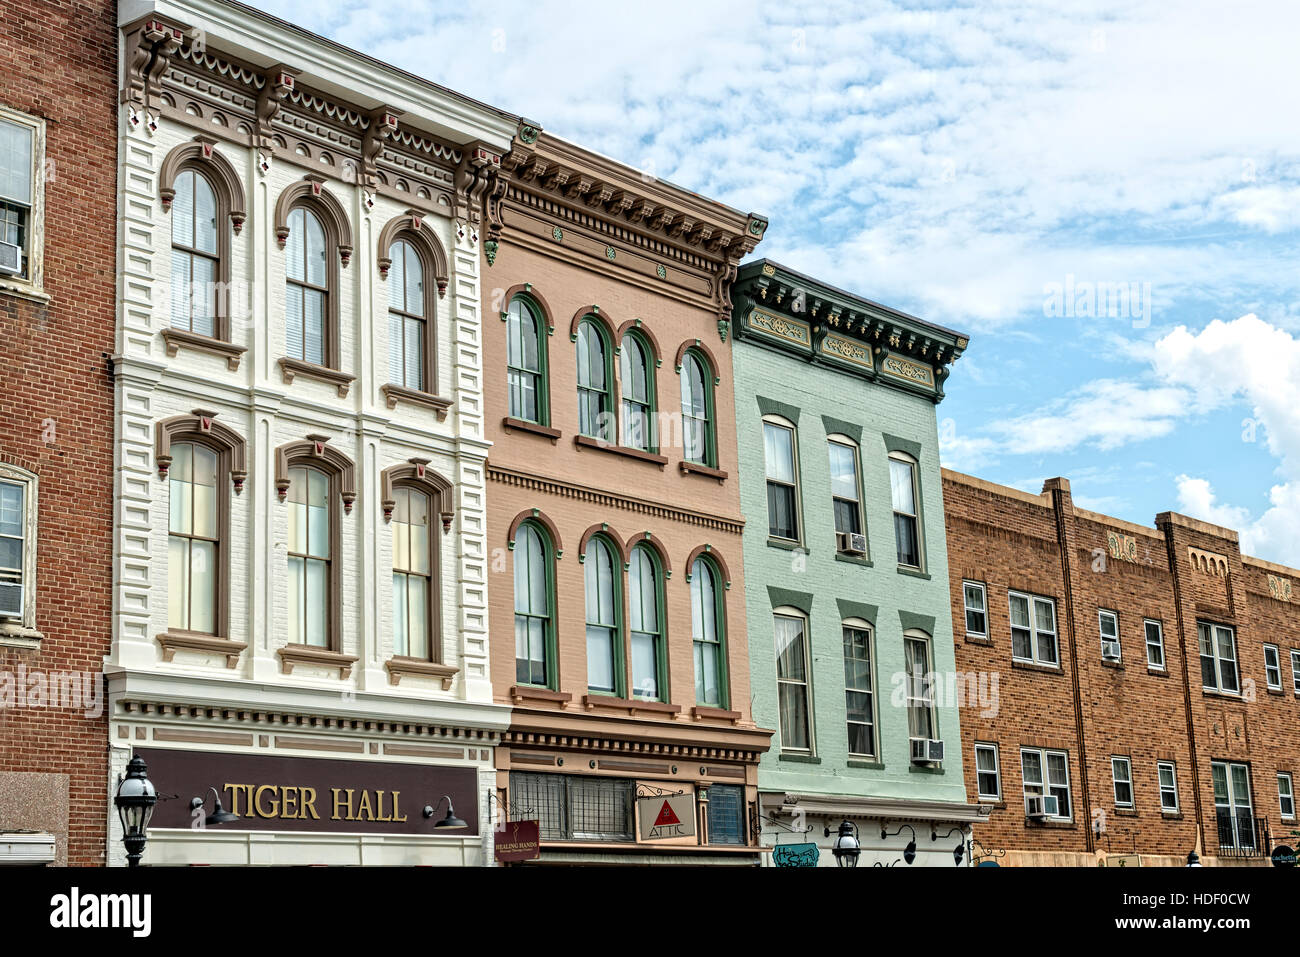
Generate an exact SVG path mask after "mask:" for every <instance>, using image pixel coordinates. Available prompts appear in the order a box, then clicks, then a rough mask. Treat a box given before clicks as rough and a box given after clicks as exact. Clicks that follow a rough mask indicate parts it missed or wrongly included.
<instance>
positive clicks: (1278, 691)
mask: <svg viewBox="0 0 1300 957" xmlns="http://www.w3.org/2000/svg"><path fill="white" fill-rule="evenodd" d="M1265 690H1266V691H1267V692H1268V693H1269V694H1271V695H1276V696H1277V697H1279V698H1284V697H1286V692H1285V691H1283V690H1282V689H1281V688H1266V689H1265Z"/></svg>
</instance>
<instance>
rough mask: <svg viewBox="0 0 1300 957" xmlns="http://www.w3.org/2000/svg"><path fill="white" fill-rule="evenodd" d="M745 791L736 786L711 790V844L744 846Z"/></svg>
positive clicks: (723, 786) (729, 785) (723, 785)
mask: <svg viewBox="0 0 1300 957" xmlns="http://www.w3.org/2000/svg"><path fill="white" fill-rule="evenodd" d="M744 833H745V789H744V788H742V787H740V786H739V785H735V784H715V785H713V786H712V787H710V788H709V843H710V844H744V843H745V838H744Z"/></svg>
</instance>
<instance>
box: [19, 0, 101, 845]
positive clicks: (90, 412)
mask: <svg viewBox="0 0 1300 957" xmlns="http://www.w3.org/2000/svg"><path fill="white" fill-rule="evenodd" d="M0 11H2V13H0V16H2V18H3V22H4V24H5V27H4V32H3V36H2V37H0V62H2V65H0V355H2V356H3V357H4V361H3V363H2V364H0V863H5V862H7V861H22V860H30V861H35V862H41V861H49V862H54V863H59V864H64V863H67V864H102V863H103V862H104V842H105V826H106V821H107V814H108V812H109V809H108V808H106V807H105V793H106V788H107V786H108V782H107V747H108V735H107V723H106V720H105V717H104V712H103V707H102V705H103V679H102V671H103V657H104V655H105V654H107V653H108V650H109V636H110V616H111V611H112V595H111V561H110V559H111V555H112V511H111V509H112V495H113V457H112V427H113V426H112V423H113V386H112V368H111V363H110V356H111V355H112V353H113V351H114V350H113V328H114V311H113V310H114V307H113V303H114V287H115V276H116V268H115V245H114V236H115V231H116V177H117V172H116V170H117V167H116V159H115V142H116V140H115V129H116V126H115V124H116V114H117V111H116V102H115V95H114V91H115V90H116V88H117V30H116V28H115V23H114V5H113V4H111V3H103V2H83V3H76V4H72V3H49V2H42V0H37V2H35V3H30V2H29V3H22V4H19V3H12V2H9V0H4V2H3V3H0Z"/></svg>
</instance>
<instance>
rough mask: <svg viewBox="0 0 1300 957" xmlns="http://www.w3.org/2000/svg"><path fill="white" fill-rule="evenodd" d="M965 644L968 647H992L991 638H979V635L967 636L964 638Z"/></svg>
mask: <svg viewBox="0 0 1300 957" xmlns="http://www.w3.org/2000/svg"><path fill="white" fill-rule="evenodd" d="M965 642H966V644H968V645H984V646H985V647H988V648H991V647H993V639H992V638H981V637H980V636H979V635H967V636H966V638H965Z"/></svg>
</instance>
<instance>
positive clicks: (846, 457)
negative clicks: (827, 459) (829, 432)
mask: <svg viewBox="0 0 1300 957" xmlns="http://www.w3.org/2000/svg"><path fill="white" fill-rule="evenodd" d="M829 445H830V453H831V495H833V496H835V497H836V498H847V499H852V500H853V501H855V502H856V501H857V500H858V468H857V466H858V457H857V455H856V454H855V452H854V451H853V449H852V448H851V447H850V446H847V445H843V444H841V443H839V442H831V443H829Z"/></svg>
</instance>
